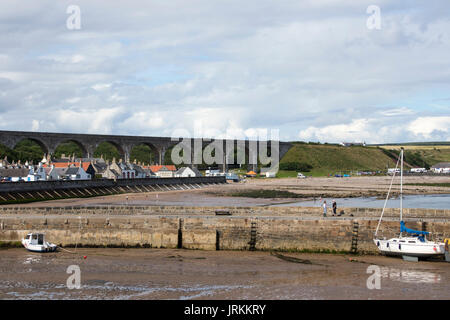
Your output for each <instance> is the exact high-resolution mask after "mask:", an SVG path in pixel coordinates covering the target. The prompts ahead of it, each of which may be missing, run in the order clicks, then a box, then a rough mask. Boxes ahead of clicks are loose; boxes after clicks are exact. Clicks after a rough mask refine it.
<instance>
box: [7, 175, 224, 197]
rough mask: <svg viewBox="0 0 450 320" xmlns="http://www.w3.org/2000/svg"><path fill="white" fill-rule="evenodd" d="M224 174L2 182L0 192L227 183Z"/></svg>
mask: <svg viewBox="0 0 450 320" xmlns="http://www.w3.org/2000/svg"><path fill="white" fill-rule="evenodd" d="M225 182H226V180H225V177H224V176H217V177H185V178H145V179H118V180H116V181H114V180H111V179H99V180H72V181H30V182H25V181H20V182H5V183H1V184H0V193H7V192H30V191H46V190H67V189H75V188H99V187H103V188H104V187H126V186H140V185H143V186H151V185H172V184H195V183H225Z"/></svg>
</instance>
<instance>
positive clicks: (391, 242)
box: [373, 148, 445, 258]
mask: <svg viewBox="0 0 450 320" xmlns="http://www.w3.org/2000/svg"><path fill="white" fill-rule="evenodd" d="M399 161H401V168H400V235H399V236H398V237H396V238H391V239H386V238H384V239H381V238H379V237H377V233H378V229H379V227H380V223H381V219H382V218H383V213H384V210H385V209H386V203H387V201H388V199H389V193H390V191H391V188H392V183H393V181H394V178H395V173H396V172H397V167H398V162H399ZM404 232H405V233H407V234H409V235H408V236H406V237H404V236H403V233H404ZM429 234H430V233H429V232H427V231H418V230H413V229H409V228H407V227H406V226H405V222H404V221H403V148H402V149H401V151H400V157H399V159H398V161H397V165H396V167H395V171H394V173H393V176H392V180H391V185H390V187H389V191H388V194H387V196H386V201H385V203H384V207H383V211H382V212H381V216H380V220H379V222H378V226H377V229H376V231H375V236H374V239H373V242H374V243H375V245H376V246H377V247H378V249H379V250H380V252H381V253H383V254H385V255H389V256H402V257H404V258H405V257H414V258H430V257H436V256H441V255H444V254H445V243H444V242H436V241H430V240H427V238H426V236H427V235H429Z"/></svg>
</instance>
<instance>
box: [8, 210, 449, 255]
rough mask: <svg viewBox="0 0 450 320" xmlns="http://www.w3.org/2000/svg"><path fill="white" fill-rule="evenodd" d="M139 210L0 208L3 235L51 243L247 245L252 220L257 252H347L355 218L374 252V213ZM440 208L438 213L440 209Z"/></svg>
mask: <svg viewBox="0 0 450 320" xmlns="http://www.w3.org/2000/svg"><path fill="white" fill-rule="evenodd" d="M142 208H146V207H140V209H136V208H134V210H136V211H135V212H131V213H127V212H126V207H122V210H124V209H125V210H124V211H119V208H118V207H109V209H108V208H102V210H103V211H102V210H100V211H99V210H98V209H100V208H97V209H95V208H70V209H69V210H68V211H66V210H65V209H63V208H46V209H45V210H44V209H43V208H41V209H39V210H36V209H34V211H33V210H27V211H22V210H17V211H16V210H12V209H10V210H3V212H1V213H0V240H20V239H21V238H22V237H23V236H24V235H25V234H26V233H28V232H30V231H40V232H45V233H46V234H47V238H48V239H49V240H50V241H52V242H55V243H57V244H61V245H65V246H68V245H75V243H78V244H82V245H85V246H144V247H152V248H177V247H179V248H188V249H204V250H217V249H219V250H249V249H250V247H251V242H252V232H251V231H252V223H254V228H255V229H256V238H255V239H253V240H254V246H255V248H256V249H257V250H285V251H290V250H292V251H301V250H313V251H350V249H351V243H352V236H353V233H352V229H353V223H354V222H355V221H358V225H359V232H358V250H359V251H362V252H372V253H376V252H377V249H376V247H375V245H374V244H373V242H372V238H373V233H374V231H375V228H376V225H377V223H378V219H377V218H373V217H370V216H364V215H362V214H360V215H359V216H358V217H344V218H323V217H320V216H317V215H315V214H309V215H308V214H306V213H305V214H303V215H295V214H292V215H290V216H289V215H279V214H272V215H269V214H265V215H264V214H263V213H260V212H258V210H259V208H253V210H254V211H253V214H252V215H232V216H214V215H211V214H206V212H202V208H200V210H199V212H198V214H196V212H195V210H194V209H193V208H190V209H189V211H190V212H187V211H185V212H184V214H180V213H177V214H176V213H175V208H177V209H178V210H181V209H180V207H151V208H148V207H147V210H153V211H152V212H148V211H147V212H145V211H144V210H143V209H142ZM203 209H204V210H206V208H203ZM90 210H93V211H92V212H91V211H90ZM107 210H109V211H107ZM208 210H212V209H211V208H208ZM443 211H444V210H443ZM93 212H95V214H94V213H93ZM106 212H108V213H106ZM164 212H166V213H167V214H163V213H164ZM438 214H439V215H440V216H442V215H443V214H445V212H444V213H442V212H440V213H438ZM397 219H398V218H395V219H394V218H387V219H386V221H383V224H382V228H381V232H382V233H386V232H387V231H389V232H397V230H398V229H399V224H398V220H397ZM406 220H407V221H408V222H407V223H408V226H409V227H410V228H413V229H417V230H423V229H426V230H428V231H432V232H434V233H436V234H441V235H444V236H447V237H448V236H449V232H450V222H449V219H447V218H430V217H422V218H420V219H415V218H408V219H406Z"/></svg>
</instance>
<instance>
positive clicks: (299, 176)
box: [297, 172, 306, 179]
mask: <svg viewBox="0 0 450 320" xmlns="http://www.w3.org/2000/svg"><path fill="white" fill-rule="evenodd" d="M297 178H298V179H305V178H306V176H305V175H304V174H303V173H301V172H299V173H297Z"/></svg>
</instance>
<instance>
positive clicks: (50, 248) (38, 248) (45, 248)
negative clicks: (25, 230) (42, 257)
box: [22, 241, 57, 252]
mask: <svg viewBox="0 0 450 320" xmlns="http://www.w3.org/2000/svg"><path fill="white" fill-rule="evenodd" d="M22 244H23V246H24V247H25V249H27V250H28V251H31V252H54V251H56V248H57V246H56V245H55V244H51V243H46V244H45V245H33V244H30V243H27V242H26V241H22Z"/></svg>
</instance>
